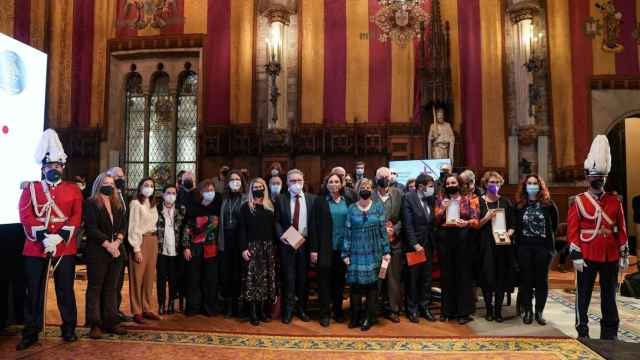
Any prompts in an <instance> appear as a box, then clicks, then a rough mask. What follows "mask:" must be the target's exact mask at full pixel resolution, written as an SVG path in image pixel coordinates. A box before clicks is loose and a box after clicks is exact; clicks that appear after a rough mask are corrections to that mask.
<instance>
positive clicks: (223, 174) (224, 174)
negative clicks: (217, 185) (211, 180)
mask: <svg viewBox="0 0 640 360" xmlns="http://www.w3.org/2000/svg"><path fill="white" fill-rule="evenodd" d="M220 174H221V175H222V176H224V177H227V175H229V169H224V170H222V171H221V172H220Z"/></svg>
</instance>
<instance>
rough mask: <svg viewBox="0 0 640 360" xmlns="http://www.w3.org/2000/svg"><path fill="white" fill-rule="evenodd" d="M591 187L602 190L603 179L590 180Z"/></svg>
mask: <svg viewBox="0 0 640 360" xmlns="http://www.w3.org/2000/svg"><path fill="white" fill-rule="evenodd" d="M591 188H592V189H593V190H598V191H602V188H604V179H596V180H592V181H591Z"/></svg>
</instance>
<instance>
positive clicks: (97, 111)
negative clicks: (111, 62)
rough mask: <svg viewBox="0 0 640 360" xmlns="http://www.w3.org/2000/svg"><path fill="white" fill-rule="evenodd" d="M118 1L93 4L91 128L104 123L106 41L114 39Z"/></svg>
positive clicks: (106, 0)
mask: <svg viewBox="0 0 640 360" xmlns="http://www.w3.org/2000/svg"><path fill="white" fill-rule="evenodd" d="M117 3H118V0H103V1H98V2H96V4H95V9H94V25H93V26H94V32H93V66H92V75H91V123H90V125H91V126H92V127H96V126H99V125H101V124H103V122H104V97H105V91H106V89H105V87H104V84H106V71H107V40H109V39H111V38H114V37H115V36H116V34H115V26H113V24H115V18H116V7H117Z"/></svg>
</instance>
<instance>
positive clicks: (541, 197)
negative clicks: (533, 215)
mask: <svg viewBox="0 0 640 360" xmlns="http://www.w3.org/2000/svg"><path fill="white" fill-rule="evenodd" d="M531 178H534V179H536V180H538V184H539V185H540V191H538V195H536V200H537V201H539V202H540V203H542V204H544V205H551V194H549V188H548V187H547V184H546V183H545V182H544V180H543V179H542V177H540V176H539V175H536V174H531V175H527V176H525V177H524V178H523V179H522V181H521V182H520V186H518V191H517V192H516V203H517V204H518V208H520V209H522V208H523V207H525V206H526V205H527V202H528V201H529V195H528V194H527V181H529V179H531Z"/></svg>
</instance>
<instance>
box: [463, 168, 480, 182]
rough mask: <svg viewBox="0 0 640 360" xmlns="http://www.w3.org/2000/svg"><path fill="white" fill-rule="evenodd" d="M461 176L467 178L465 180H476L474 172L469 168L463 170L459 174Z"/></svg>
mask: <svg viewBox="0 0 640 360" xmlns="http://www.w3.org/2000/svg"><path fill="white" fill-rule="evenodd" d="M460 176H461V177H463V178H465V179H467V180H471V181H473V182H474V183H475V182H476V174H474V173H473V171H471V170H468V169H467V170H465V171H463V172H462V173H461V174H460Z"/></svg>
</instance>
